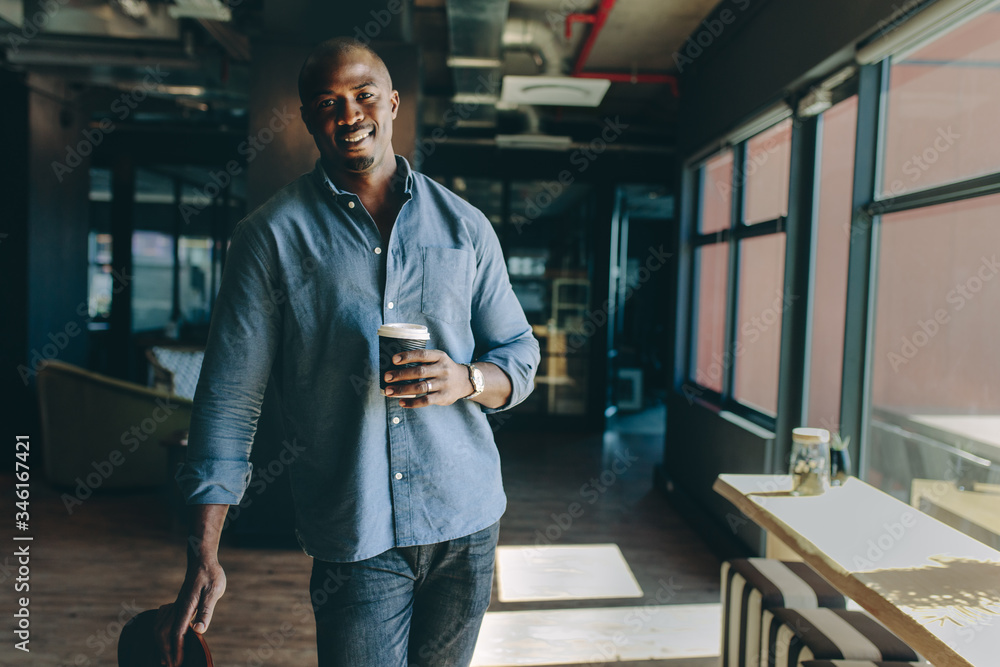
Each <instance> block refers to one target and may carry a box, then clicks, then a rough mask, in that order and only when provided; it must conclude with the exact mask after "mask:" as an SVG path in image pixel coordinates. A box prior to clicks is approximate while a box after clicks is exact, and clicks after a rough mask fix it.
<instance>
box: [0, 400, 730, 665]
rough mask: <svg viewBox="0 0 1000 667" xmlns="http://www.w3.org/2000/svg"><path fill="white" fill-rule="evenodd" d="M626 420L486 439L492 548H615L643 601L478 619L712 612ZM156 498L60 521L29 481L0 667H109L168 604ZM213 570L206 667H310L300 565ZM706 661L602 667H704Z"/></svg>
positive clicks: (274, 562) (120, 501)
mask: <svg viewBox="0 0 1000 667" xmlns="http://www.w3.org/2000/svg"><path fill="white" fill-rule="evenodd" d="M655 417H656V415H654V419H653V422H652V423H653V424H654V425H655V424H656V419H655ZM633 422H634V423H633V425H632V426H629V424H628V423H626V424H625V428H626V429H628V430H630V431H632V432H609V433H606V434H604V436H603V437H602V436H601V435H593V436H587V437H584V436H579V435H571V434H561V435H552V434H544V435H543V434H536V435H531V434H525V433H523V432H517V433H515V432H513V431H510V432H505V431H504V429H502V428H501V429H500V431H499V432H498V434H497V439H498V444H499V448H500V452H501V457H502V460H503V473H504V481H505V486H506V490H507V495H508V499H509V504H508V509H507V512H506V514H505V516H504V519H503V521H502V523H501V534H500V543H501V544H504V545H517V544H536V543H545V542H544V541H541V542H540V540H539V535H546V534H547V537H545V540H548V541H550V542H551V543H552V544H564V545H568V544H593V543H609V542H610V543H615V544H618V545H619V547H620V548H621V550H622V553H623V554H624V556H625V559H626V560H627V562H628V564H629V566H630V567H631V568H632V570H633V572H634V574H635V577H636V579H637V581H638V582H639V584H640V586H641V588H642V590H643V592H644V594H645V597H644V598H641V599H637V598H631V599H625V600H599V601H596V603H597V604H596V605H595V601H594V600H581V601H558V602H544V603H540V602H522V603H516V604H514V603H511V604H503V603H500V602H499V601H497V599H496V589H495V587H494V597H493V603H492V604H491V606H490V611H513V610H527V609H561V608H582V607H594V606H616V605H619V606H641V605H646V604H649V605H655V604H662V603H666V604H691V603H706V602H718V596H719V584H718V572H719V562H718V560H717V559H716V558H715V557H714V556H713V555H712V554H711V553H710V552H709V551H708V550H707V548H706V547H705V546H704V544H703V543H702V542H701V540H700V539H699V538H698V537H697V536H696V535H695V534H694V532H693V531H692V530H691V529H690V528H689V527H688V526H687V525H686V524H684V523H683V522H682V521H681V519H680V518H679V517H678V515H677V514H676V513H675V512H674V511H673V510H672V509H671V507H670V506H669V505H668V504H667V503H666V502H665V500H664V499H663V497H662V496H661V494H660V493H659V492H657V491H654V490H653V489H652V476H653V472H652V471H653V464H654V463H655V461H656V460H657V459H658V457H659V455H660V451H661V448H662V434H657V433H656V429H655V428H652V429H651V428H650V427H649V423H650V420H649V419H648V418H647V419H645V420H643V419H639V420H633ZM616 455H619V456H621V457H622V460H623V461H627V462H629V463H628V466H627V469H625V470H623V471H622V469H623V467H624V465H625V464H624V463H619V464H617V465H616V466H612V463H613V461H614V457H615V456H616ZM633 459H634V460H633ZM614 469H617V470H619V471H622V474H620V475H618V474H616V473H615V472H614ZM602 474H603V480H602V479H601V476H602ZM594 480H596V483H595V481H594ZM0 485H2V488H3V489H4V506H6V507H12V506H13V498H12V493H11V492H10V489H11V488H12V486H13V484H12V480H11V477H10V476H9V475H3V476H0ZM165 500H166V496H165V495H164V494H163V493H142V494H121V493H118V494H109V493H105V494H95V495H94V496H93V497H91V498H90V499H88V500H87V501H86V502H85V503H83V505H82V506H78V507H76V508H75V510H74V512H73V514H72V515H69V514H68V513H67V510H66V509H65V507H64V506H63V503H62V502H61V500H60V497H59V492H58V491H55V490H52V489H50V488H47V487H46V486H45V485H44V484H43V483H41V482H38V483H33V484H32V504H31V510H32V513H31V514H32V527H33V530H32V533H33V534H34V535H35V541H34V542H32V543H31V556H32V558H31V580H30V584H31V591H30V600H31V603H30V610H31V643H30V647H31V654H30V656H29V655H25V654H23V653H21V652H19V651H16V650H14V649H13V648H12V640H11V637H12V634H11V630H13V622H12V620H11V615H10V611H9V610H11V609H12V608H13V599H12V598H13V597H14V593H13V578H14V577H15V576H17V575H16V571H15V568H14V563H13V557H12V555H11V554H12V552H13V549H11V548H9V547H8V548H5V549H4V551H3V553H2V555H0V590H3V598H2V599H3V604H2V608H3V609H4V618H5V621H4V622H3V629H4V636H5V639H4V640H3V644H2V645H0V665H4V666H6V665H11V666H13V665H31V666H32V667H63V666H64V665H65V666H69V665H74V666H75V665H88V666H94V665H116V664H117V661H116V646H117V636H118V633H119V632H120V630H121V626H122V622H123V621H125V620H127V619H128V618H130V617H131V616H132V615H134V614H135V613H137V612H138V611H142V610H145V609H150V608H154V607H157V606H159V605H160V604H163V603H164V602H169V601H171V600H173V598H174V597H175V596H176V594H177V590H178V588H179V587H180V584H181V581H182V579H183V568H184V549H183V540H182V538H181V537H180V536H179V535H178V534H177V533H176V531H173V532H172V531H171V515H170V512H169V509H168V506H167V504H166V502H165ZM572 503H580V505H581V506H583V508H584V512H583V514H582V515H580V516H578V517H576V518H573V521H572V525H569V526H567V525H566V521H565V518H566V517H565V516H564V515H565V514H566V513H567V512H568V508H569V507H570V505H571V504H572ZM553 514H555V515H556V518H553V516H552V515H553ZM560 517H561V520H560ZM560 523H561V524H562V526H560ZM9 544H12V542H8V545H9ZM221 560H222V564H223V566H224V567H225V569H226V573H227V576H228V588H227V592H226V595H225V597H224V598H223V600H222V602H221V603H220V605H219V607H218V609H217V612H216V615H215V618H214V620H213V623H212V628H211V629H210V630H209V633H208V634H207V635H206V639H207V641H208V643H209V645H210V647H211V648H212V653H213V656H214V657H215V664H216V665H219V666H220V667H228V666H230V665H252V666H258V665H269V666H275V667H284V666H289V667H291V666H295V667H303V666H306V667H308V666H309V665H315V664H316V657H315V630H314V627H313V624H312V614H311V610H310V608H309V604H308V581H309V569H310V566H311V560H310V559H309V557H307V556H306V555H304V554H303V553H301V552H300V551H293V550H281V549H273V550H269V549H237V548H227V549H224V551H223V553H222V555H221ZM494 586H495V585H494ZM716 662H717V659H715V658H710V659H708V658H706V659H696V660H674V661H644V662H637V663H625V662H619V663H616V664H618V665H622V666H623V667H627V666H628V665H635V666H638V665H642V666H643V667H667V666H668V667H708V665H714V664H716ZM359 667H360V666H359Z"/></svg>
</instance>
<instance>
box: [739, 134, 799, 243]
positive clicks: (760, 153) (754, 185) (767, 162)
mask: <svg viewBox="0 0 1000 667" xmlns="http://www.w3.org/2000/svg"><path fill="white" fill-rule="evenodd" d="M746 146H747V149H746V159H745V160H744V162H743V165H744V166H743V174H744V177H745V180H746V186H745V188H746V194H745V199H744V202H743V221H744V222H745V223H746V224H748V225H754V224H757V223H759V222H764V221H765V220H773V219H775V218H780V217H784V216H786V215H788V169H789V166H790V162H791V154H792V119H791V118H789V119H787V120H783V121H781V122H780V123H778V124H777V125H775V126H774V127H772V128H770V129H768V130H764V131H763V132H761V133H760V134H758V135H757V136H755V137H753V138H752V139H749V140H748V141H747V143H746Z"/></svg>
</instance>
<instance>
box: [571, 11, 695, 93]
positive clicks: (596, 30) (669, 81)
mask: <svg viewBox="0 0 1000 667" xmlns="http://www.w3.org/2000/svg"><path fill="white" fill-rule="evenodd" d="M615 2H617V0H601V4H600V5H598V6H597V12H596V13H594V14H569V15H567V16H566V38H567V39H569V37H570V36H571V34H572V27H573V24H574V23H591V24H593V26H594V27H593V28H591V30H590V32H589V33H588V34H587V39H586V40H584V42H583V47H582V48H581V49H580V53H579V55H577V57H576V62H575V63H574V64H573V71H572V72H571V73H570V75H571V76H575V77H580V78H585V79H607V80H608V81H617V82H625V83H662V84H666V85H668V86H670V90H671V92H672V93H673V94H674V97H678V96H679V94H680V91H679V90H678V88H677V77H676V76H674V75H672V74H626V73H623V72H584V71H583V66H584V64H585V63H586V62H587V58H589V57H590V51H591V49H593V48H594V43H595V42H596V41H597V35H598V34H600V32H601V30H602V29H603V28H604V24H605V22H607V20H608V14H610V13H611V9H612V8H613V7H614V6H615Z"/></svg>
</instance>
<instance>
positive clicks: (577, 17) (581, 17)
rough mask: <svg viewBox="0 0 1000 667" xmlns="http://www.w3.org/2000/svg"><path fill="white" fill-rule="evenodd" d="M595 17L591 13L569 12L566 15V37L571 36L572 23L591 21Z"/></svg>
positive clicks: (594, 19) (595, 18)
mask: <svg viewBox="0 0 1000 667" xmlns="http://www.w3.org/2000/svg"><path fill="white" fill-rule="evenodd" d="M596 20H597V17H596V16H594V15H593V14H570V15H569V16H567V17H566V39H569V38H570V37H572V36H573V24H574V23H577V22H579V23H593V22H594V21H596Z"/></svg>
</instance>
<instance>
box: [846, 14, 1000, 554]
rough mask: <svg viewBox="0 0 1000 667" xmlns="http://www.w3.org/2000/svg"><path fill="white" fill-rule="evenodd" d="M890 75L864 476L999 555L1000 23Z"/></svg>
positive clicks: (903, 62) (954, 35)
mask: <svg viewBox="0 0 1000 667" xmlns="http://www.w3.org/2000/svg"><path fill="white" fill-rule="evenodd" d="M888 71H889V74H888V76H889V88H888V90H889V94H888V97H887V100H886V101H885V103H886V104H887V105H888V107H887V109H886V110H885V114H886V122H885V130H884V136H883V137H881V140H882V156H883V165H882V179H881V181H880V184H881V186H880V187H879V188H878V191H879V192H880V195H881V197H880V199H881V201H879V202H877V203H876V204H875V206H874V207H873V210H874V212H875V213H876V215H875V217H874V224H875V227H874V232H875V234H876V238H877V241H878V242H877V245H876V248H877V257H876V258H875V260H876V261H877V262H878V264H877V269H878V271H877V275H878V278H877V283H876V286H875V299H876V300H875V312H874V331H873V334H872V340H871V343H870V350H869V354H868V357H869V359H870V361H869V362H868V363H869V364H870V366H869V369H868V370H869V376H870V387H869V389H870V397H871V398H870V404H869V406H868V419H867V431H866V433H864V434H863V436H864V437H865V439H866V441H865V442H863V447H864V448H865V450H866V452H867V457H866V466H865V470H864V471H863V473H864V475H865V476H866V478H867V480H868V481H869V482H871V483H872V484H874V485H876V486H878V487H880V488H882V489H883V490H884V491H887V492H889V493H892V494H894V495H896V496H897V497H899V498H900V499H902V500H904V501H907V502H909V503H910V504H911V505H913V506H914V507H917V508H919V509H920V510H922V511H924V512H925V513H927V514H930V515H931V516H934V517H935V518H937V519H939V520H941V521H944V522H945V523H948V524H950V525H952V526H954V527H955V528H958V529H959V530H962V531H964V532H966V533H968V534H969V535H970V536H972V537H974V538H976V539H979V540H981V541H983V542H985V543H986V544H988V545H990V546H992V547H994V548H1000V531H998V530H997V527H996V524H995V522H993V521H992V520H990V517H996V516H998V514H1000V495H997V494H995V493H993V492H992V491H994V490H995V489H996V488H998V487H997V486H996V485H998V484H1000V392H998V391H997V377H1000V354H998V352H997V344H996V339H997V336H996V331H997V324H998V321H1000V320H998V313H1000V253H998V252H997V249H998V248H1000V225H998V224H997V220H998V219H1000V194H997V191H998V189H1000V188H998V185H1000V116H998V115H997V109H998V108H1000V14H998V13H997V12H996V11H992V12H987V13H984V14H981V15H979V16H978V17H975V18H972V19H970V20H968V21H967V22H966V23H964V24H962V25H960V26H959V27H957V28H955V29H953V30H951V31H949V32H947V33H944V34H941V35H940V36H938V37H936V38H935V39H933V40H932V41H930V42H927V43H925V44H924V45H922V46H920V47H919V48H917V49H916V50H914V51H913V52H912V53H909V54H906V55H905V56H902V57H899V58H893V60H892V61H891V65H890V67H889V70H888ZM916 191H920V192H921V195H920V197H919V198H916V197H906V196H904V197H899V198H897V199H892V197H895V196H897V195H905V194H907V193H911V192H916ZM886 200H888V201H886ZM878 213H881V215H877V214H878Z"/></svg>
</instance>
